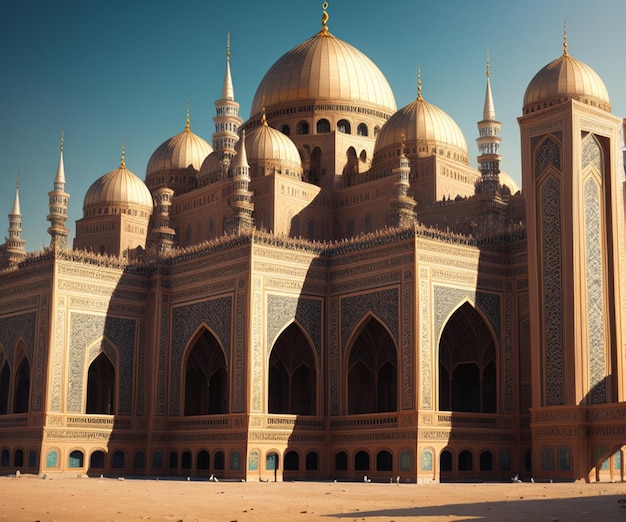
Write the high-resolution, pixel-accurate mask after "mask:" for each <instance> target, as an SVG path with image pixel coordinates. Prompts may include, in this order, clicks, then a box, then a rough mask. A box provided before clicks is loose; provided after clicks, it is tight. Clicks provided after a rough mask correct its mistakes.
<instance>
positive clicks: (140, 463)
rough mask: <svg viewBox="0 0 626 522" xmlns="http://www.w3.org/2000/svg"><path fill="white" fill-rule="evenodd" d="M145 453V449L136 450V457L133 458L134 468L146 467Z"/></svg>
mask: <svg viewBox="0 0 626 522" xmlns="http://www.w3.org/2000/svg"><path fill="white" fill-rule="evenodd" d="M145 460H146V458H145V455H144V452H143V451H137V452H135V457H134V458H133V469H143V468H144V467H145Z"/></svg>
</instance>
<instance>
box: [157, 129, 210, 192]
mask: <svg viewBox="0 0 626 522" xmlns="http://www.w3.org/2000/svg"><path fill="white" fill-rule="evenodd" d="M211 152H213V148H212V147H211V145H209V144H208V143H207V142H206V141H204V140H203V139H202V138H201V137H200V136H198V135H197V134H194V133H193V132H191V130H190V128H189V120H188V121H187V124H186V126H185V130H184V131H183V132H180V133H179V134H176V136H173V137H171V138H170V139H168V140H166V141H164V142H163V143H161V145H159V147H158V148H157V149H156V150H155V151H154V153H153V154H152V156H150V160H149V161H148V166H147V167H146V183H147V185H148V186H150V187H153V186H156V185H157V184H159V180H158V178H157V176H159V175H164V174H170V173H173V172H176V173H179V172H181V171H192V173H193V174H197V173H198V171H199V170H200V166H201V165H202V162H203V161H204V159H205V158H206V157H207V156H208V155H209V154H211Z"/></svg>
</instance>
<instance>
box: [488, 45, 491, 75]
mask: <svg viewBox="0 0 626 522" xmlns="http://www.w3.org/2000/svg"><path fill="white" fill-rule="evenodd" d="M489 76H491V64H490V63H489V49H487V78H489Z"/></svg>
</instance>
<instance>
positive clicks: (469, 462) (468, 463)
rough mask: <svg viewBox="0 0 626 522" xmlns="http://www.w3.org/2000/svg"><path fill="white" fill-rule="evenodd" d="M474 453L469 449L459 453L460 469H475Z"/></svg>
mask: <svg viewBox="0 0 626 522" xmlns="http://www.w3.org/2000/svg"><path fill="white" fill-rule="evenodd" d="M473 469H474V455H472V452H471V451H469V450H463V451H462V452H461V453H459V471H473Z"/></svg>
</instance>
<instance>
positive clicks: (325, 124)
mask: <svg viewBox="0 0 626 522" xmlns="http://www.w3.org/2000/svg"><path fill="white" fill-rule="evenodd" d="M316 129H317V133H318V134H325V133H327V132H330V122H329V121H328V120H327V119H325V118H322V119H321V120H319V121H318V122H317V127H316Z"/></svg>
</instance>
